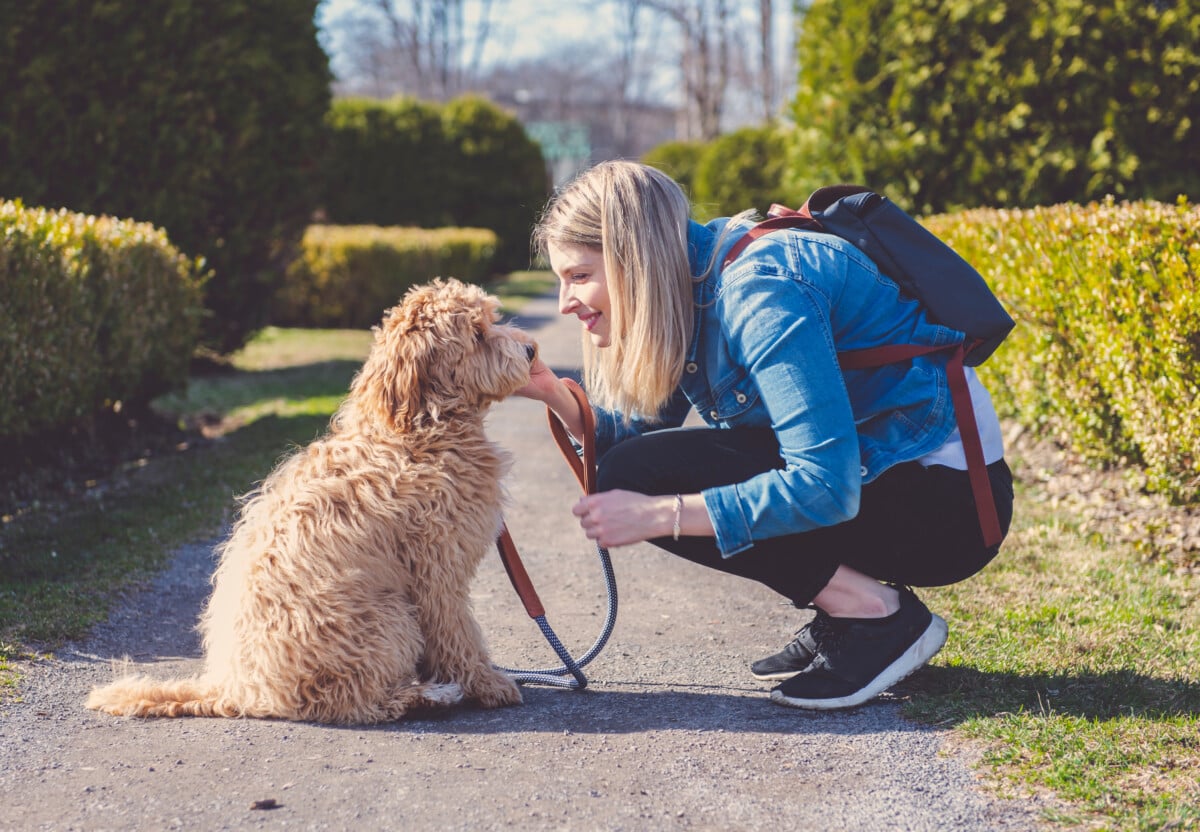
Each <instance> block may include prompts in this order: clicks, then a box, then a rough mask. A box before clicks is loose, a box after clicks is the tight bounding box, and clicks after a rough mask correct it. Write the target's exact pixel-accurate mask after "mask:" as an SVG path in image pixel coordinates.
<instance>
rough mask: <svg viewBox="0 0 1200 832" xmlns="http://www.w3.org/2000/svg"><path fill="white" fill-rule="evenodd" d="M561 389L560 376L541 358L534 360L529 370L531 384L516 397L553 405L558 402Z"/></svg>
mask: <svg viewBox="0 0 1200 832" xmlns="http://www.w3.org/2000/svg"><path fill="white" fill-rule="evenodd" d="M561 387H562V382H560V381H559V380H558V376H556V375H554V371H553V370H551V369H550V368H549V367H548V366H547V365H546V362H544V361H542V359H541V357H540V356H539V357H537V358H534V359H533V364H532V365H531V366H530V368H529V383H528V384H526V385H525V386H524V387H522V388H521V389H520V390H518V391H517V392H516V393H515V394H514V395H517V396H524V397H525V398H527V399H536V400H537V401H539V402H544V403H546V404H552V403H553V402H554V401H556V396H557V394H558V393H559V388H561Z"/></svg>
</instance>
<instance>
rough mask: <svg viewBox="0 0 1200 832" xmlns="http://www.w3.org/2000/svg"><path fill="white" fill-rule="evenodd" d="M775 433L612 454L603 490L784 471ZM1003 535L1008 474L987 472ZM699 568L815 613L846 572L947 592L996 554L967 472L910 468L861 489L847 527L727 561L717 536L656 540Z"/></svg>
mask: <svg viewBox="0 0 1200 832" xmlns="http://www.w3.org/2000/svg"><path fill="white" fill-rule="evenodd" d="M782 467H783V461H782V460H781V459H780V457H779V445H778V442H777V441H776V439H775V434H774V432H773V431H771V430H770V429H767V428H763V429H750V430H716V429H713V428H679V429H675V430H662V431H655V432H653V433H648V434H645V435H643V436H639V437H636V438H633V439H629V440H626V441H624V442H622V443H620V444H618V445H616V446H614V447H613V448H612V449H611V450H610V451H609V452H608V453H607V454H605V455H604V457H603V458H602V459H601V460H600V462H599V465H598V470H597V475H598V486H599V490H600V491H611V490H613V489H626V490H629V491H637V492H640V493H642V494H655V495H657V494H676V493H679V494H695V493H697V492H699V491H701V490H703V489H705V488H712V487H714V486H718V485H729V484H732V483H736V482H742V481H744V480H747V479H749V478H750V477H752V476H754V475H756V474H760V473H762V472H764V471H768V470H771V469H774V468H782ZM988 475H989V477H990V479H991V483H992V495H993V497H994V498H995V501H996V512H997V514H998V515H999V518H1000V527H1001V529H1002V530H1003V531H1004V533H1005V534H1007V533H1008V527H1009V524H1010V523H1011V521H1012V505H1013V490H1012V472H1010V471H1009V469H1008V465H1007V464H1006V463H1005V462H1004V461H1003V460H1000V461H999V462H995V463H992V464H991V465H989V466H988ZM650 542H651V543H653V544H654V545H656V546H659V547H661V548H663V549H666V550H667V551H669V552H673V553H674V554H676V555H679V556H680V557H683V558H687V559H688V560H690V561H694V562H695V563H699V564H703V565H704V566H708V567H711V568H713V569H718V570H720V571H722V572H728V573H730V574H733V575H741V576H742V577H744V578H750V579H751V580H755V581H758V582H759V583H762V584H765V585H767V586H769V587H770V588H771V589H773V590H775V591H776V592H778V593H779V594H780V595H782V596H784V597H785V598H788V599H790V600H791V601H792V602H793V603H794V604H796V605H797V606H805V605H807V604H809V603H810V602H811V601H812V599H813V598H814V597H816V595H817V594H818V593H819V592H820V591H821V590H822V589H823V588H824V587H825V585H826V584H827V583H829V579H830V578H832V577H833V573H834V572H835V571H837V568H838V567H839V566H842V565H845V566H849V567H851V568H853V569H856V570H858V571H859V572H862V573H864V574H866V575H870V576H871V577H873V578H876V579H878V580H881V581H894V582H896V583H901V584H908V585H910V586H942V585H945V584H952V583H956V582H958V581H961V580H963V579H965V578H968V577H970V576H971V575H974V574H975V573H976V572H978V571H979V570H980V569H982V568H983V567H984V566H986V565H987V564H988V563H989V562H990V561H991V560H992V558H994V557H995V556H996V552H997V551H998V550H999V548H1000V547H999V546H992V547H988V546H985V545H984V544H983V536H982V533H981V532H980V529H979V517H978V514H977V513H976V511H975V500H974V497H973V496H972V494H971V485H970V481H969V480H968V478H967V472H966V471H957V470H955V469H953V468H946V467H944V466H940V465H933V466H930V467H928V468H926V467H924V466H922V465H920V464H918V463H916V462H909V463H904V464H902V465H897V466H894V467H893V468H890V469H888V470H887V471H885V472H884V473H883V474H882V475H881V476H880V477H879V478H878V479H876V480H875V481H874V482H871V483H870V484H868V485H865V486H863V490H862V497H861V500H860V504H859V512H858V515H857V516H856V517H855V518H854V519H852V520H848V521H846V522H845V523H840V524H838V525H836V526H829V527H826V528H822V529H816V530H813V531H809V532H802V533H798V534H792V535H785V536H783V537H775V538H771V539H768V540H760V541H757V542H756V543H755V544H754V546H753V547H752V548H750V549H747V550H745V551H743V552H739V553H738V554H736V555H734V556H732V557H729V558H723V557H722V556H721V553H720V551H719V550H718V549H717V545H716V539H715V538H711V537H681V538H680V539H679V540H678V541H675V540H672V539H671V538H670V537H666V538H656V539H654V540H651V541H650Z"/></svg>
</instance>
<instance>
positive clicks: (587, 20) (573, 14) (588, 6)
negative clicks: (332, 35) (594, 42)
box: [317, 0, 616, 72]
mask: <svg viewBox="0 0 1200 832" xmlns="http://www.w3.org/2000/svg"><path fill="white" fill-rule="evenodd" d="M362 5H364V2H363V0H325V2H324V3H323V4H322V7H321V10H320V11H319V13H318V18H317V19H318V23H319V24H322V25H323V23H324V22H327V21H331V20H335V19H336V18H337V17H338V16H340V15H342V14H344V13H346V12H349V11H353V10H354V9H355V8H356V7H361V6H362ZM478 6H479V4H478V3H477V2H470V0H468V3H467V14H468V25H473V23H474V21H472V20H471V17H470V15H471V13H472V12H474V13H476V14H477V10H478ZM492 8H493V10H492V13H491V21H492V23H491V34H490V37H489V41H488V45H487V50H486V51H485V52H484V56H483V63H484V65H488V64H490V63H515V62H518V61H521V60H526V59H529V58H537V57H541V56H543V55H546V54H548V53H550V52H552V51H553V50H554V49H555V47H556V46H557V47H565V46H568V45H569V46H571V47H575V46H576V45H577V44H578V43H579V42H580V41H583V40H586V39H587V38H589V37H595V36H596V35H597V34H601V35H602V36H603V37H605V38H607V37H608V36H609V35H608V33H611V32H614V31H615V30H616V22H615V20H614V18H613V15H612V8H611V7H610V6H609V5H608V4H607V3H597V2H594V0H591V1H590V2H589V0H583V2H579V0H576V1H575V2H571V1H570V0H493V3H492ZM477 19H478V18H477V17H476V20H477ZM327 46H328V48H329V49H330V51H331V54H330V57H331V59H332V61H333V66H334V71H335V72H336V71H337V68H338V52H337V43H336V40H331V41H329V42H327ZM564 59H566V60H569V59H570V56H569V54H568V55H565V56H564Z"/></svg>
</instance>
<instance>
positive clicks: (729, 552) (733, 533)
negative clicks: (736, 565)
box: [701, 485, 754, 558]
mask: <svg viewBox="0 0 1200 832" xmlns="http://www.w3.org/2000/svg"><path fill="white" fill-rule="evenodd" d="M701 496H702V497H704V505H705V507H706V508H707V509H708V516H709V518H710V519H711V520H712V524H713V530H714V531H715V532H716V538H717V549H718V550H719V551H720V552H721V557H723V558H728V557H733V556H734V555H736V554H737V553H738V552H744V551H745V550H747V549H749V548H750V547H751V546H753V545H754V540H753V538H751V536H750V524H749V523H748V522H747V520H746V515H745V514H744V513H743V512H742V503H741V500H739V499H738V493H737V486H736V485H722V486H718V487H716V488H708V489H705V490H704V491H702V492H701Z"/></svg>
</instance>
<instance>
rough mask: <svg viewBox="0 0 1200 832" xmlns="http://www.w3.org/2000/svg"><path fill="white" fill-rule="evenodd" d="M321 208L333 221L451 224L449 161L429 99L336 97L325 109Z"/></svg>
mask: <svg viewBox="0 0 1200 832" xmlns="http://www.w3.org/2000/svg"><path fill="white" fill-rule="evenodd" d="M325 123H326V124H327V125H328V127H329V150H328V152H327V153H326V155H325V158H324V160H323V162H322V165H321V169H322V176H323V185H322V197H321V200H322V207H323V208H324V211H325V214H326V215H327V217H328V218H329V221H330V222H335V223H337V224H338V225H360V224H374V225H384V226H391V225H419V226H424V227H438V226H444V225H454V224H455V223H454V222H453V221H452V220H451V219H450V211H449V199H448V189H449V170H450V167H451V166H452V164H453V163H454V159H453V156H452V154H451V152H450V148H449V146H448V144H447V142H446V137H445V134H444V133H443V130H442V114H441V110H440V108H439V107H438V105H436V104H429V103H426V102H424V101H417V100H416V99H412V98H393V99H391V100H390V101H376V100H374V99H368V98H341V99H338V100H337V101H334V102H333V106H332V107H330V109H329V113H328V114H327V115H326V116H325Z"/></svg>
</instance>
